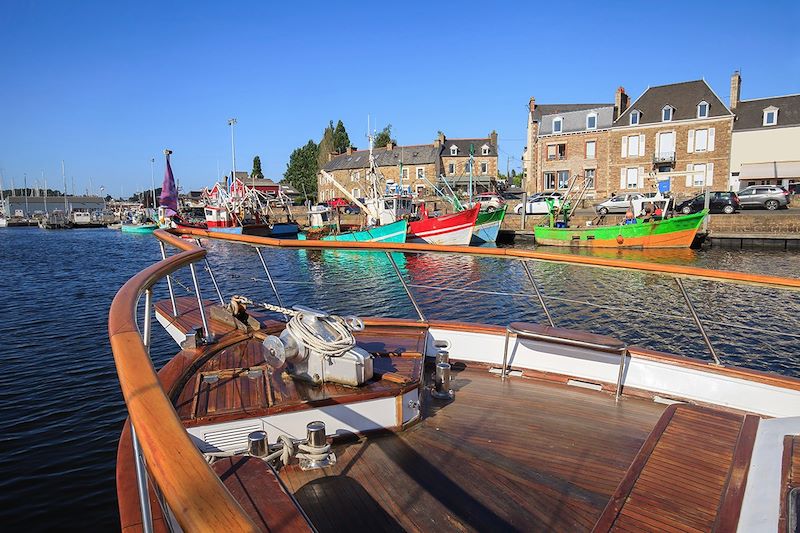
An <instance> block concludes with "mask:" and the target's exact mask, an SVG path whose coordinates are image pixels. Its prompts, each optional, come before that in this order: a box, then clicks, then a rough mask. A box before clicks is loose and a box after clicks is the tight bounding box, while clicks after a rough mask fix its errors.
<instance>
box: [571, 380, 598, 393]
mask: <svg viewBox="0 0 800 533" xmlns="http://www.w3.org/2000/svg"><path fill="white" fill-rule="evenodd" d="M567 385H570V386H572V387H580V388H582V389H590V390H596V391H601V390H603V386H602V385H601V384H599V383H592V382H591V381H581V380H579V379H570V380H569V381H567Z"/></svg>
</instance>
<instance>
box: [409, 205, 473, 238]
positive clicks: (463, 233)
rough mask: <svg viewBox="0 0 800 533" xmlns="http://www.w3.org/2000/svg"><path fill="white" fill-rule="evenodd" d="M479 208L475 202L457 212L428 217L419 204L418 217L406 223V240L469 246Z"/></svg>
mask: <svg viewBox="0 0 800 533" xmlns="http://www.w3.org/2000/svg"><path fill="white" fill-rule="evenodd" d="M480 209H481V205H480V204H476V205H475V206H474V207H472V208H470V209H465V210H464V211H460V212H458V213H452V214H449V215H442V216H438V217H429V216H428V212H427V211H426V210H425V206H424V204H423V205H421V206H420V211H419V216H420V219H419V220H417V221H414V222H411V223H409V225H408V237H407V238H406V242H426V243H428V244H448V245H455V246H469V241H470V239H472V228H473V227H474V226H475V220H477V218H478V213H479V212H480Z"/></svg>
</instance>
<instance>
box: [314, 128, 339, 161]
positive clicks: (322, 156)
mask: <svg viewBox="0 0 800 533" xmlns="http://www.w3.org/2000/svg"><path fill="white" fill-rule="evenodd" d="M335 135H336V130H335V128H334V127H333V121H332V120H331V121H330V122H329V123H328V125H327V126H326V127H325V131H323V132H322V140H321V141H320V142H319V149H318V151H317V170H319V169H320V168H322V167H324V166H325V163H327V162H328V154H330V153H333V152H335V151H336V148H335V146H334V137H335Z"/></svg>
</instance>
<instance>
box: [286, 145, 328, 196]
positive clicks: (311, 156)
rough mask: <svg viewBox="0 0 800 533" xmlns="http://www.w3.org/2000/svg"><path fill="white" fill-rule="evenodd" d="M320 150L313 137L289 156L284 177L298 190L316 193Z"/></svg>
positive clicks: (310, 193) (311, 193)
mask: <svg viewBox="0 0 800 533" xmlns="http://www.w3.org/2000/svg"><path fill="white" fill-rule="evenodd" d="M319 151H320V149H319V146H317V143H315V142H314V141H313V140H312V139H309V140H308V142H307V143H306V145H305V146H302V147H300V148H296V149H295V150H294V151H293V152H292V155H290V156H289V163H287V165H286V172H284V173H283V179H285V180H286V181H287V182H288V183H289V184H291V185H292V187H294V188H295V189H297V190H298V191H305V192H306V193H307V194H309V195H316V192H317V171H318V170H319V166H318V165H317V156H318V155H319Z"/></svg>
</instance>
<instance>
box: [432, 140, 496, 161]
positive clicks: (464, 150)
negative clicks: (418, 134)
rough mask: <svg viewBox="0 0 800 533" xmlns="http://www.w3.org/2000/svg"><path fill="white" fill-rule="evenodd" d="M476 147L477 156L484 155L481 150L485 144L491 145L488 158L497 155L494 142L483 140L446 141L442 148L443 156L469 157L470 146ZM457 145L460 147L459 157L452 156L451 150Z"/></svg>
mask: <svg viewBox="0 0 800 533" xmlns="http://www.w3.org/2000/svg"><path fill="white" fill-rule="evenodd" d="M470 144H474V145H475V155H483V152H482V150H481V148H482V147H483V145H484V144H487V145H489V153H488V156H489V157H492V156H496V155H497V146H495V145H493V144H492V140H491V139H489V138H483V139H445V140H444V145H443V146H442V155H443V156H445V157H469V145H470ZM453 145H456V146H457V147H458V155H455V156H453V155H450V149H451V148H452V147H453Z"/></svg>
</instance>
